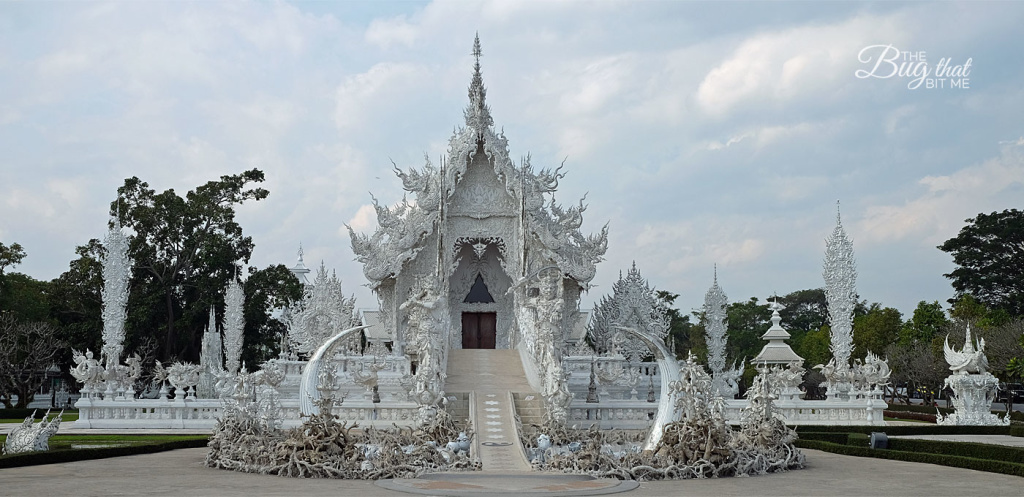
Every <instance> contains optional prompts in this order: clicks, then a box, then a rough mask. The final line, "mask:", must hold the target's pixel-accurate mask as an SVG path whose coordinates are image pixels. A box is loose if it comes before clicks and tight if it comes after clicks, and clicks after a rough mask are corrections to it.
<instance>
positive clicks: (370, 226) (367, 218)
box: [342, 204, 377, 236]
mask: <svg viewBox="0 0 1024 497" xmlns="http://www.w3.org/2000/svg"><path fill="white" fill-rule="evenodd" d="M346 224H348V225H349V226H351V227H352V229H353V230H355V231H356V232H357V233H371V232H373V231H374V230H375V229H376V228H377V210H376V209H374V208H373V205H371V204H363V205H362V206H360V207H359V210H357V211H356V215H355V216H353V217H352V219H349V220H348V223H346ZM342 229H344V227H342ZM345 235H346V236H347V235H348V231H347V230H346V231H345Z"/></svg>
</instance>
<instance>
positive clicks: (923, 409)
mask: <svg viewBox="0 0 1024 497" xmlns="http://www.w3.org/2000/svg"><path fill="white" fill-rule="evenodd" d="M885 410H887V411H903V412H919V413H921V414H931V415H932V416H934V415H935V412H936V411H938V412H939V414H943V415H946V414H950V413H952V412H953V409H950V408H948V407H932V406H925V405H917V404H911V405H907V404H889V407H887V408H885Z"/></svg>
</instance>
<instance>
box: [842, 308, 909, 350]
mask: <svg viewBox="0 0 1024 497" xmlns="http://www.w3.org/2000/svg"><path fill="white" fill-rule="evenodd" d="M902 327H903V315H902V314H900V311H898V310H896V309H894V308H892V307H882V305H881V304H879V303H877V302H876V303H874V304H871V307H869V308H868V312H867V313H865V314H863V315H860V316H855V317H854V318H853V357H854V358H860V357H864V355H865V354H866V353H867V352H872V353H874V354H876V355H879V356H882V355H884V354H885V349H886V347H888V346H889V344H891V343H894V342H896V340H898V339H899V334H900V329H901V328H902Z"/></svg>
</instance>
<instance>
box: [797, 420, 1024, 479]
mask: <svg viewBox="0 0 1024 497" xmlns="http://www.w3.org/2000/svg"><path fill="white" fill-rule="evenodd" d="M837 428H838V427H837ZM845 428H849V427H845ZM892 428H914V429H916V430H910V431H912V432H913V433H893V431H894V430H892ZM920 428H925V429H924V430H922V429H920ZM936 428H957V429H958V430H957V432H956V433H955V434H960V435H963V434H968V430H963V428H1000V429H1002V430H1003V432H1002V433H999V434H1002V435H1006V434H1008V433H1007V431H1008V430H1007V427H988V426H973V427H964V426H954V427H944V426H922V427H917V426H900V427H886V429H885V433H886V434H888V435H897V434H899V435H913V434H918V435H925V434H932V435H934V434H942V433H936V432H935V431H936V430H935V429H936ZM873 429H874V431H879V430H878V428H873ZM899 431H907V430H899ZM940 431H946V430H940ZM970 431H973V430H970ZM972 434H978V433H972ZM992 434H995V433H992ZM869 440H870V437H869V436H868V435H867V434H866V433H860V432H850V433H841V432H838V431H835V432H811V431H808V432H806V433H804V432H801V433H800V439H799V440H797V441H796V446H797V447H800V448H805V449H816V450H823V451H826V452H832V453H834V454H842V455H847V456H858V457H875V458H879V459H892V460H897V461H907V462H919V463H927V464H938V465H942V466H951V467H956V468H966V469H973V470H977V471H987V472H990V473H1002V474H1008V475H1014V476H1024V448H1020V447H1007V446H1004V445H993V444H982V443H972V442H952V441H946V440H916V439H904V438H898V439H897V438H889V439H888V448H887V449H872V448H870V447H869Z"/></svg>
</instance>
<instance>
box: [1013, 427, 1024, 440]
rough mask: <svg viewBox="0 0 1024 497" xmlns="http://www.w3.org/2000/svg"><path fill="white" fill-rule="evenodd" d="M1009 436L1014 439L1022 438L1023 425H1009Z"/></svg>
mask: <svg viewBox="0 0 1024 497" xmlns="http://www.w3.org/2000/svg"><path fill="white" fill-rule="evenodd" d="M1010 435H1011V436H1014V437H1024V424H1011V425H1010Z"/></svg>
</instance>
